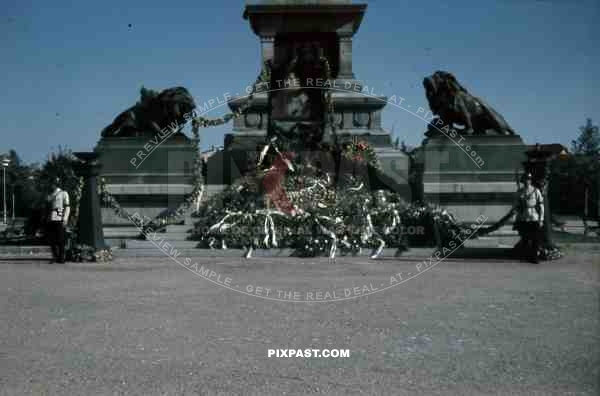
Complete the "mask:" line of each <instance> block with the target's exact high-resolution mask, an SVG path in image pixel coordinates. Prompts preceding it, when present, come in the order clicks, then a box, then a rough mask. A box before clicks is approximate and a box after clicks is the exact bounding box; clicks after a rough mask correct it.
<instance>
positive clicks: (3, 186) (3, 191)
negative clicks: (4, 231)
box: [2, 156, 10, 225]
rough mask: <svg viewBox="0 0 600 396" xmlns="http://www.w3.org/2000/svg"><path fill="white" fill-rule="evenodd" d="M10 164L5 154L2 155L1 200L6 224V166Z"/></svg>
mask: <svg viewBox="0 0 600 396" xmlns="http://www.w3.org/2000/svg"><path fill="white" fill-rule="evenodd" d="M8 164H10V159H8V157H7V156H3V157H2V201H3V204H4V205H3V209H4V225H6V168H7V167H8Z"/></svg>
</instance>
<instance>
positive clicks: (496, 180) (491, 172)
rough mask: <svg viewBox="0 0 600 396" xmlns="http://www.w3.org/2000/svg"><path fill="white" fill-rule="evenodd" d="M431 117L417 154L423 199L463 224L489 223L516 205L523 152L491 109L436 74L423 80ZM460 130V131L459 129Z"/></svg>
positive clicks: (452, 79) (447, 75) (452, 78)
mask: <svg viewBox="0 0 600 396" xmlns="http://www.w3.org/2000/svg"><path fill="white" fill-rule="evenodd" d="M423 86H424V88H425V93H426V96H427V99H428V101H429V107H430V108H431V111H432V113H433V114H434V115H437V116H438V117H437V118H434V119H433V120H432V121H431V122H430V124H429V126H428V130H427V132H426V133H425V136H426V139H425V140H424V141H423V144H422V146H421V147H420V149H419V154H418V158H417V163H418V164H419V165H418V167H419V168H420V169H421V170H422V174H421V180H422V192H421V194H422V197H423V199H424V200H425V201H426V202H431V203H435V204H438V205H440V206H442V207H445V208H447V209H449V210H450V211H451V212H452V213H453V214H454V215H455V216H456V217H457V219H460V221H461V222H464V223H471V224H474V223H477V222H478V218H480V216H484V217H485V218H486V223H487V224H492V223H495V222H497V221H498V220H500V219H501V218H503V217H504V216H505V215H506V214H508V212H509V211H510V209H511V208H512V206H513V204H514V202H515V193H516V191H517V180H516V178H515V175H516V172H518V171H519V170H520V169H521V164H522V162H523V161H524V160H525V158H526V156H525V151H526V150H527V148H526V146H525V144H524V143H523V140H522V139H521V137H520V136H519V135H517V134H516V133H515V131H514V130H513V128H511V127H510V125H509V124H508V123H507V122H506V120H505V119H504V117H502V115H500V113H498V112H497V111H496V110H494V108H492V107H491V106H490V105H489V104H487V103H486V102H484V101H483V100H482V99H481V98H479V97H477V96H473V95H471V94H470V93H469V92H468V91H467V89H466V88H465V87H463V86H462V85H461V84H460V83H459V82H458V80H457V79H456V77H455V76H454V75H453V74H451V73H448V72H445V71H436V72H435V73H434V74H433V75H431V76H429V77H426V78H425V79H424V80H423ZM459 126H462V128H459Z"/></svg>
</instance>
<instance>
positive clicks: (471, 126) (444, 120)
mask: <svg viewBox="0 0 600 396" xmlns="http://www.w3.org/2000/svg"><path fill="white" fill-rule="evenodd" d="M423 87H424V88H425V94H426V96H427V100H428V102H429V108H430V109H431V111H432V113H433V114H434V115H437V116H438V117H439V118H437V119H434V121H432V122H431V123H430V125H429V129H428V131H427V133H426V135H428V136H431V135H433V134H435V131H436V130H437V129H438V128H439V129H441V128H443V127H445V126H449V127H450V128H454V126H455V125H462V126H463V127H464V128H455V129H456V131H457V132H459V133H460V134H474V135H486V134H488V133H496V134H500V135H515V134H516V133H515V131H514V130H513V129H512V128H511V127H510V126H509V125H508V123H507V122H506V120H505V119H504V118H503V117H502V116H501V115H500V114H499V113H498V112H496V111H495V110H494V109H493V108H492V107H491V106H489V105H488V104H487V103H485V102H484V101H483V100H481V99H480V98H478V97H476V96H473V95H471V94H470V93H469V92H468V91H467V90H466V89H465V88H464V87H463V86H462V85H460V83H459V82H458V81H457V80H456V77H454V75H452V74H451V73H448V72H445V71H436V72H435V73H433V75H431V76H429V77H426V78H425V79H423Z"/></svg>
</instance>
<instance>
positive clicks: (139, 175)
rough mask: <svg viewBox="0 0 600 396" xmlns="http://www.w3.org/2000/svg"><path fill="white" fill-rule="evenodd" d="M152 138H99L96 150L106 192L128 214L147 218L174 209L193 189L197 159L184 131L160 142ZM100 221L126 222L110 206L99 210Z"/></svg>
mask: <svg viewBox="0 0 600 396" xmlns="http://www.w3.org/2000/svg"><path fill="white" fill-rule="evenodd" d="M152 140H153V141H157V139H156V138H154V137H130V138H114V137H111V138H102V139H101V140H100V142H99V143H98V145H97V146H96V149H95V151H96V152H97V153H98V154H99V161H100V163H101V164H102V169H101V172H100V176H99V177H100V178H104V180H105V181H106V185H107V189H108V191H109V192H110V193H111V194H112V195H113V196H114V197H115V198H116V199H117V201H118V202H119V204H120V205H121V206H122V207H123V208H124V209H125V210H127V211H128V212H129V213H131V214H133V213H138V214H139V215H140V217H141V216H146V217H149V218H154V217H155V216H157V215H158V214H159V213H161V212H163V211H165V210H167V209H174V208H177V206H178V205H180V204H181V203H182V202H183V199H184V195H185V194H189V193H191V192H192V190H193V170H194V161H195V158H196V148H195V146H194V144H193V143H192V142H191V141H190V139H189V138H187V137H186V136H185V135H183V134H176V135H173V136H171V137H169V138H167V139H166V140H165V141H163V142H162V143H161V144H159V145H156V144H154V143H152V142H151V141H152ZM158 141H159V142H160V138H158ZM148 148H150V150H148ZM102 221H103V224H104V225H105V226H107V225H108V226H110V225H121V224H124V222H127V220H124V219H121V218H118V217H117V216H115V215H114V212H113V211H112V210H111V209H109V208H103V209H102Z"/></svg>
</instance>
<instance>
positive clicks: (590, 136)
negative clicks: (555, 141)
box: [571, 118, 600, 156]
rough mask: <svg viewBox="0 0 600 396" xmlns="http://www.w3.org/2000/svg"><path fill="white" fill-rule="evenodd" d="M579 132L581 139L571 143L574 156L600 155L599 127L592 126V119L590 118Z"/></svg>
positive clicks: (578, 138)
mask: <svg viewBox="0 0 600 396" xmlns="http://www.w3.org/2000/svg"><path fill="white" fill-rule="evenodd" d="M579 131H580V134H579V137H577V139H576V140H572V141H571V150H572V151H573V154H584V155H592V156H594V155H600V132H599V131H598V126H597V125H593V124H592V119H591V118H588V119H587V122H586V124H585V125H584V126H582V127H580V128H579Z"/></svg>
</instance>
